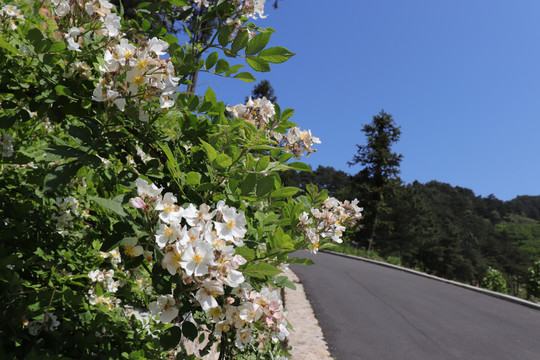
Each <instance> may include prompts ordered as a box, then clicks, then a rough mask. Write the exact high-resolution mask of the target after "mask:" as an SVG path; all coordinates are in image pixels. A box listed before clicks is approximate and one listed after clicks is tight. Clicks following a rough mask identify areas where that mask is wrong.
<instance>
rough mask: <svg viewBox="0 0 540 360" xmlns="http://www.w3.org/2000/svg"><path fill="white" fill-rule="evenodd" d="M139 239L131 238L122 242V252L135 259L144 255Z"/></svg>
mask: <svg viewBox="0 0 540 360" xmlns="http://www.w3.org/2000/svg"><path fill="white" fill-rule="evenodd" d="M137 240H138V239H137V238H136V237H130V238H126V239H124V241H122V250H124V254H126V255H127V256H129V257H131V258H134V257H137V256H139V255H142V254H143V253H144V249H143V247H142V246H141V245H137Z"/></svg>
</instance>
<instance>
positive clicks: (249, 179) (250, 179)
mask: <svg viewBox="0 0 540 360" xmlns="http://www.w3.org/2000/svg"><path fill="white" fill-rule="evenodd" d="M256 183H257V176H256V175H255V174H253V173H249V174H247V175H246V177H245V178H244V181H242V184H241V185H240V190H241V191H242V194H243V195H248V194H249V193H250V192H251V190H253V188H254V187H255V184H256Z"/></svg>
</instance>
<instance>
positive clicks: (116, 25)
mask: <svg viewBox="0 0 540 360" xmlns="http://www.w3.org/2000/svg"><path fill="white" fill-rule="evenodd" d="M120 20H121V18H120V16H118V15H116V14H114V13H110V14H107V16H105V19H104V20H103V27H104V28H105V33H106V34H107V35H108V36H110V37H116V36H118V35H119V34H120V29H121V28H122V25H121V24H120Z"/></svg>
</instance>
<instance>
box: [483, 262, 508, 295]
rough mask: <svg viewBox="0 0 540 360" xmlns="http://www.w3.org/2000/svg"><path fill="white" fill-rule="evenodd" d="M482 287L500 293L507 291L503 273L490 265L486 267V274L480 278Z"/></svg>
mask: <svg viewBox="0 0 540 360" xmlns="http://www.w3.org/2000/svg"><path fill="white" fill-rule="evenodd" d="M482 287H484V288H486V289H489V290H492V291H497V292H500V293H502V294H507V293H508V288H507V286H506V280H505V279H504V277H503V275H502V274H501V272H500V271H499V270H497V269H493V268H491V267H490V268H488V269H487V272H486V276H485V277H484V278H483V279H482Z"/></svg>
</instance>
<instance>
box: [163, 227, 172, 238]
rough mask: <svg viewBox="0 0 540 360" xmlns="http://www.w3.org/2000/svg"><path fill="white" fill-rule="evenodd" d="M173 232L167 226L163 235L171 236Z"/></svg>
mask: <svg viewBox="0 0 540 360" xmlns="http://www.w3.org/2000/svg"><path fill="white" fill-rule="evenodd" d="M172 234H173V231H172V229H171V228H170V227H168V226H167V228H166V229H165V236H171V235H172Z"/></svg>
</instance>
